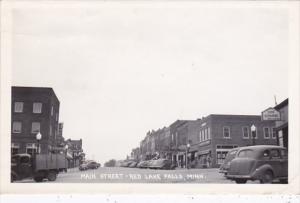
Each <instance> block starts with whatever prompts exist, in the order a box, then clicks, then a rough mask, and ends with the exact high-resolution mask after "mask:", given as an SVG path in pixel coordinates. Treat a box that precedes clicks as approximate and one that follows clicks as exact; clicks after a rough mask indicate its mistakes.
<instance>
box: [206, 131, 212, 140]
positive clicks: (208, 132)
mask: <svg viewBox="0 0 300 203" xmlns="http://www.w3.org/2000/svg"><path fill="white" fill-rule="evenodd" d="M207 134H208V139H209V140H210V138H211V137H210V128H208V130H207Z"/></svg>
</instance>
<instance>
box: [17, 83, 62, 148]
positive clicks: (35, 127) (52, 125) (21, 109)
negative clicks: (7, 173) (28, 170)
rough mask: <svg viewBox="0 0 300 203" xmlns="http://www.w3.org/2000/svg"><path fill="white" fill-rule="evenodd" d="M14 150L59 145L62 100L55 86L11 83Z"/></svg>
mask: <svg viewBox="0 0 300 203" xmlns="http://www.w3.org/2000/svg"><path fill="white" fill-rule="evenodd" d="M11 102H12V103H11V116H12V117H11V151H12V154H16V153H28V154H34V153H36V152H37V150H38V141H37V139H36V135H37V134H38V133H39V132H40V133H41V135H42V138H41V140H40V141H39V146H40V148H39V149H40V153H51V152H52V151H53V149H54V148H55V147H57V146H58V145H60V144H61V143H60V142H61V139H58V136H59V105H60V103H59V100H58V98H57V96H56V95H55V93H54V91H53V89H52V88H45V87H16V86H13V87H12V100H11Z"/></svg>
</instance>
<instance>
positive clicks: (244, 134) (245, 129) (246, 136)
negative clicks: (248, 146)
mask: <svg viewBox="0 0 300 203" xmlns="http://www.w3.org/2000/svg"><path fill="white" fill-rule="evenodd" d="M243 138H244V139H249V128H248V127H243Z"/></svg>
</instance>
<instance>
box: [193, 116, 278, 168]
mask: <svg viewBox="0 0 300 203" xmlns="http://www.w3.org/2000/svg"><path fill="white" fill-rule="evenodd" d="M252 125H254V126H255V127H256V132H255V134H252V133H251V129H250V128H251V126H252ZM193 128H194V129H193V130H194V131H193V132H194V133H190V134H189V137H188V139H189V141H190V149H189V153H188V161H189V163H190V164H193V163H194V164H195V165H197V167H207V166H208V167H219V166H220V165H221V164H222V163H223V161H224V159H225V157H226V155H227V153H228V151H230V150H231V149H232V148H235V147H242V146H250V145H262V144H263V145H276V134H275V122H274V121H262V120H261V116H256V115H253V116H252V115H215V114H212V115H209V116H207V117H205V118H202V119H198V120H197V125H194V126H193ZM195 132H196V133H195Z"/></svg>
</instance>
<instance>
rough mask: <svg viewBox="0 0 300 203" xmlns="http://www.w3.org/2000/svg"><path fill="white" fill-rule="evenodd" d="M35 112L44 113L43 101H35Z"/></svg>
mask: <svg viewBox="0 0 300 203" xmlns="http://www.w3.org/2000/svg"><path fill="white" fill-rule="evenodd" d="M33 113H42V103H40V102H35V103H33Z"/></svg>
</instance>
